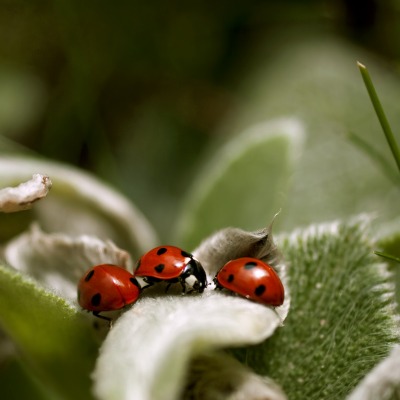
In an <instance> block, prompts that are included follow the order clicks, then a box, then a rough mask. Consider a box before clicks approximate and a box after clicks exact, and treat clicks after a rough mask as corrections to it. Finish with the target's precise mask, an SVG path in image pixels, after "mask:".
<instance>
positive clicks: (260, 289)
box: [254, 285, 267, 296]
mask: <svg viewBox="0 0 400 400" xmlns="http://www.w3.org/2000/svg"><path fill="white" fill-rule="evenodd" d="M266 289H267V288H266V287H265V285H258V286H257V287H256V290H255V291H254V294H255V295H256V296H261V295H262V294H263V293H264V292H265V291H266Z"/></svg>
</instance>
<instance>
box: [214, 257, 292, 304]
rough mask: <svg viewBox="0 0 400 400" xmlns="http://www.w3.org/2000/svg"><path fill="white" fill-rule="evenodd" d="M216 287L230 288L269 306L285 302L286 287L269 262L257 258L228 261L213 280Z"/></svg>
mask: <svg viewBox="0 0 400 400" xmlns="http://www.w3.org/2000/svg"><path fill="white" fill-rule="evenodd" d="M213 282H214V283H215V285H216V289H223V288H225V289H228V290H230V291H232V292H234V293H237V294H239V295H241V296H243V297H246V298H247V299H251V300H254V301H256V302H258V303H262V304H265V305H268V306H273V307H278V306H280V305H282V304H283V301H284V298H285V289H284V287H283V284H282V282H281V280H280V278H279V276H278V274H277V273H276V272H275V270H274V269H273V268H272V267H271V266H270V265H268V264H266V263H264V262H263V261H261V260H259V259H257V258H251V257H243V258H238V259H236V260H232V261H229V262H228V263H226V264H225V265H224V266H223V267H222V268H221V269H220V270H219V272H218V273H217V275H216V276H215V278H214V281H213Z"/></svg>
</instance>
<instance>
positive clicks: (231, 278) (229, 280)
mask: <svg viewBox="0 0 400 400" xmlns="http://www.w3.org/2000/svg"><path fill="white" fill-rule="evenodd" d="M234 279H235V276H234V275H233V274H229V276H228V279H227V281H228V282H229V283H231V282H233V280H234Z"/></svg>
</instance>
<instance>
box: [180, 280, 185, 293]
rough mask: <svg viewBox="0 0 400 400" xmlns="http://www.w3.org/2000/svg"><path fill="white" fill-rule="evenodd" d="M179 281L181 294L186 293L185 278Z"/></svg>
mask: <svg viewBox="0 0 400 400" xmlns="http://www.w3.org/2000/svg"><path fill="white" fill-rule="evenodd" d="M179 283H180V284H181V286H182V294H186V281H185V279H180V280H179Z"/></svg>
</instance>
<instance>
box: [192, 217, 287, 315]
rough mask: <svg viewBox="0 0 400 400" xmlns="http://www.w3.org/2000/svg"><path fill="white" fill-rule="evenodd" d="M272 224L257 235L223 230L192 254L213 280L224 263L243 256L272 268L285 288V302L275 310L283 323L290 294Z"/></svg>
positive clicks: (232, 229)
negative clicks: (256, 259)
mask: <svg viewBox="0 0 400 400" xmlns="http://www.w3.org/2000/svg"><path fill="white" fill-rule="evenodd" d="M275 217H276V215H275ZM274 219H275V218H274ZM273 223H274V220H273V221H272V222H271V224H270V225H269V226H268V227H266V228H263V229H259V230H257V231H255V232H247V231H244V230H242V229H239V228H225V229H222V230H220V231H218V232H216V233H214V234H213V235H211V236H210V237H209V238H207V239H205V240H204V241H203V242H202V243H201V244H200V246H199V247H198V248H196V249H195V250H194V251H193V255H194V256H195V257H196V258H197V259H198V260H199V261H200V262H201V264H202V265H203V267H204V269H205V271H206V272H207V274H208V275H209V277H211V279H212V278H213V277H214V276H215V274H216V273H217V272H218V270H219V269H220V268H221V267H222V266H223V265H224V264H225V263H227V262H228V261H230V260H234V259H236V258H240V257H254V258H258V259H260V260H262V261H264V262H266V263H267V264H269V265H271V266H273V267H274V269H275V270H276V271H277V273H278V275H279V277H280V278H281V280H282V283H283V286H284V287H285V301H284V303H283V305H282V306H280V307H278V308H277V309H276V311H277V312H278V313H279V315H280V317H281V318H282V320H284V319H285V318H286V316H287V314H288V312H289V306H290V293H289V285H288V277H287V268H286V264H285V262H284V256H282V254H281V252H280V251H279V249H278V247H277V246H276V244H275V242H274V239H273V236H272V225H273Z"/></svg>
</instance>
